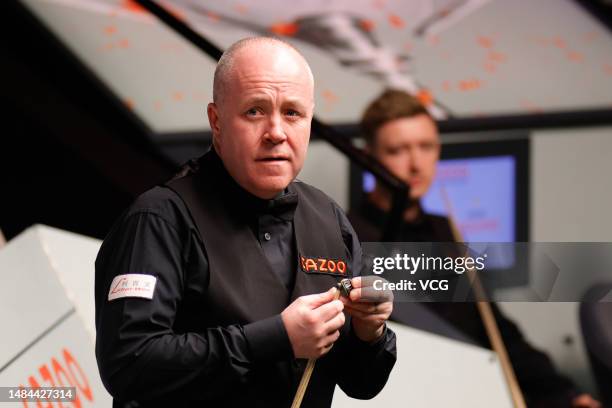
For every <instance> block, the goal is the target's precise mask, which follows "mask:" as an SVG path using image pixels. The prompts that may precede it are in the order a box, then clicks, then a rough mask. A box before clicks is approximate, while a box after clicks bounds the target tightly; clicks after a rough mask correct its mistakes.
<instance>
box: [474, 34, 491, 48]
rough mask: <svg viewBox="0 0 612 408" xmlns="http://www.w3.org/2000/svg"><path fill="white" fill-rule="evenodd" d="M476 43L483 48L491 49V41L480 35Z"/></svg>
mask: <svg viewBox="0 0 612 408" xmlns="http://www.w3.org/2000/svg"><path fill="white" fill-rule="evenodd" d="M476 42H477V43H478V45H480V46H481V47H483V48H491V47H493V39H492V38H491V37H487V36H484V35H480V36H478V37H477V38H476Z"/></svg>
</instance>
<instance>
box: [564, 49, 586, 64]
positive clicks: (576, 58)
mask: <svg viewBox="0 0 612 408" xmlns="http://www.w3.org/2000/svg"><path fill="white" fill-rule="evenodd" d="M566 56H567V59H568V60H570V61H573V62H584V55H582V54H581V53H579V52H578V51H568V52H567V54H566Z"/></svg>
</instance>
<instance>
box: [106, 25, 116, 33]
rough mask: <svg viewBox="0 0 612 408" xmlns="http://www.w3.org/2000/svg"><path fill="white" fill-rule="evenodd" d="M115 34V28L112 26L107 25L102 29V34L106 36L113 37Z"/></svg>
mask: <svg viewBox="0 0 612 408" xmlns="http://www.w3.org/2000/svg"><path fill="white" fill-rule="evenodd" d="M116 32H117V27H116V26H114V25H109V26H106V27H104V34H106V35H113V34H115V33H116Z"/></svg>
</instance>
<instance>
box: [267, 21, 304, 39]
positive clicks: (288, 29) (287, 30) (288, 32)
mask: <svg viewBox="0 0 612 408" xmlns="http://www.w3.org/2000/svg"><path fill="white" fill-rule="evenodd" d="M298 30H299V26H298V25H297V24H296V23H276V24H272V26H271V27H270V31H271V32H273V33H274V34H277V35H285V36H288V37H291V36H294V35H295V34H297V32H298Z"/></svg>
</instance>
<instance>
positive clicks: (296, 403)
mask: <svg viewBox="0 0 612 408" xmlns="http://www.w3.org/2000/svg"><path fill="white" fill-rule="evenodd" d="M339 298H340V290H338V289H336V294H335V295H334V300H338V299H339ZM316 362H317V359H316V358H309V359H308V363H307V364H306V368H305V369H304V373H303V374H302V378H301V379H300V385H298V389H297V391H296V392H295V396H294V397H293V403H292V404H291V408H300V405H302V399H303V398H304V394H306V389H307V388H308V382H309V381H310V377H311V376H312V372H313V370H314V366H315V363H316Z"/></svg>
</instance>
